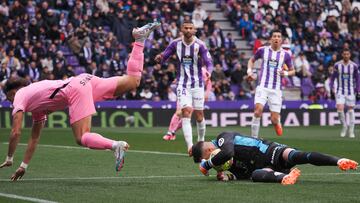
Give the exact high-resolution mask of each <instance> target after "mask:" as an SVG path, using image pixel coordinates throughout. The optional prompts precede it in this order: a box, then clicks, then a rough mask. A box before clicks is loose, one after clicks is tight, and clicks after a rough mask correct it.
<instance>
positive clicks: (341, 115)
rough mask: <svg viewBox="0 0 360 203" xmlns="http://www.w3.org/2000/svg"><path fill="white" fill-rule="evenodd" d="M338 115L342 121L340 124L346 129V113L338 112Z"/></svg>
mask: <svg viewBox="0 0 360 203" xmlns="http://www.w3.org/2000/svg"><path fill="white" fill-rule="evenodd" d="M338 114H339V120H340V123H341V124H342V125H343V127H346V126H347V125H346V120H345V113H344V111H338Z"/></svg>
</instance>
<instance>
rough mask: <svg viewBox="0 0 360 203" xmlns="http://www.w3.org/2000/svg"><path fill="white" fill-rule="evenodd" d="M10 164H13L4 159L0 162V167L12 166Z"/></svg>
mask: <svg viewBox="0 0 360 203" xmlns="http://www.w3.org/2000/svg"><path fill="white" fill-rule="evenodd" d="M12 164H13V162H12V161H9V160H6V161H4V163H2V164H1V165H0V168H4V167H9V166H12Z"/></svg>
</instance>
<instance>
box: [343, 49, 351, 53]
mask: <svg viewBox="0 0 360 203" xmlns="http://www.w3.org/2000/svg"><path fill="white" fill-rule="evenodd" d="M345 51H348V52H351V51H350V49H349V48H344V49H343V50H342V52H343V53H344V52H345Z"/></svg>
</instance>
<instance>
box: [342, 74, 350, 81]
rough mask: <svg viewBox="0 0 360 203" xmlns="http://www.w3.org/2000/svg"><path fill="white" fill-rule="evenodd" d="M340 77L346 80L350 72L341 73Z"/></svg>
mask: <svg viewBox="0 0 360 203" xmlns="http://www.w3.org/2000/svg"><path fill="white" fill-rule="evenodd" d="M342 78H343V79H344V80H348V79H349V78H350V74H349V73H343V75H342Z"/></svg>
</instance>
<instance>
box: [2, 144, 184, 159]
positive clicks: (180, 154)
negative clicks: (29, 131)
mask: <svg viewBox="0 0 360 203" xmlns="http://www.w3.org/2000/svg"><path fill="white" fill-rule="evenodd" d="M3 144H4V145H7V144H9V143H8V142H4V143H3ZM18 145H19V146H27V144H25V143H19V144H18ZM38 146H39V147H49V148H58V149H80V150H89V148H86V147H75V146H64V145H47V144H39V145H38ZM127 152H133V153H142V154H160V155H171V156H188V154H184V153H175V152H158V151H146V150H131V149H130V150H128V151H127Z"/></svg>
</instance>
